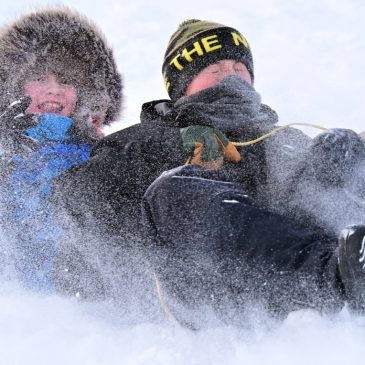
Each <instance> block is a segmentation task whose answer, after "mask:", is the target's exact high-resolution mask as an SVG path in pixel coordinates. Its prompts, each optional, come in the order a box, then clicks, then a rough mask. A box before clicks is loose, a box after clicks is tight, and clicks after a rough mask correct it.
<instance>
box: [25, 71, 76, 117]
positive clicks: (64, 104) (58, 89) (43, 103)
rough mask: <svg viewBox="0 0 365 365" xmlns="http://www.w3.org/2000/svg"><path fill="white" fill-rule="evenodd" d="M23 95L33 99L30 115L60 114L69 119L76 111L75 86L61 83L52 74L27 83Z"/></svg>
mask: <svg viewBox="0 0 365 365" xmlns="http://www.w3.org/2000/svg"><path fill="white" fill-rule="evenodd" d="M23 93H24V95H29V96H30V97H31V98H32V102H31V104H30V106H29V107H28V109H27V112H28V113H31V114H46V113H47V114H58V115H63V116H66V117H69V116H70V115H71V114H72V113H73V112H74V111H75V107H76V101H77V91H76V88H75V87H74V86H73V85H69V84H64V83H60V82H59V80H58V79H57V77H56V76H54V75H52V74H48V75H46V76H44V77H41V78H37V80H31V81H27V82H26V83H25V85H24V89H23Z"/></svg>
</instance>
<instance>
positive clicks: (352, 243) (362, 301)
mask: <svg viewBox="0 0 365 365" xmlns="http://www.w3.org/2000/svg"><path fill="white" fill-rule="evenodd" d="M338 269H339V274H340V278H341V281H342V283H343V286H344V291H345V295H346V298H347V300H348V301H349V304H350V306H351V307H352V308H353V309H355V310H358V311H361V312H364V311H365V225H364V226H363V225H353V226H349V227H347V228H345V229H344V230H342V231H341V233H340V237H339V255H338Z"/></svg>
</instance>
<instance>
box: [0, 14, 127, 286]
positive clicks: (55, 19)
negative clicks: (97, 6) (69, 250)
mask: <svg viewBox="0 0 365 365" xmlns="http://www.w3.org/2000/svg"><path fill="white" fill-rule="evenodd" d="M0 89H1V93H0V133H1V134H0V155H1V160H0V163H1V171H2V175H1V179H0V180H1V187H2V189H1V217H2V226H3V230H4V232H5V234H6V235H7V236H8V237H9V242H11V244H12V251H13V252H14V254H13V255H12V257H13V258H14V265H15V267H16V272H17V274H18V277H19V278H20V280H21V282H23V283H24V284H26V286H28V287H30V288H34V289H39V290H41V291H43V290H44V291H48V290H50V291H51V290H52V288H53V283H52V280H51V279H50V272H51V271H52V260H53V254H54V251H55V245H56V243H57V239H58V238H59V237H60V236H61V235H62V230H61V229H60V227H59V225H58V222H57V221H55V220H54V219H53V215H52V212H51V207H50V195H51V190H52V184H53V181H54V179H55V178H56V177H57V176H58V175H60V174H61V173H62V172H64V171H65V170H68V169H70V168H72V167H74V166H76V165H79V164H81V163H83V162H85V161H86V160H87V159H88V158H89V156H90V153H91V149H92V147H93V146H94V145H95V143H96V142H97V141H98V140H99V139H100V138H101V137H102V136H103V131H102V127H103V126H104V125H107V124H109V123H111V122H113V121H115V120H117V119H118V118H119V114H120V109H121V102H122V79H121V75H120V73H119V71H118V70H117V67H116V62H115V59H114V56H113V52H112V50H111V48H110V47H109V46H108V44H107V42H106V39H105V37H104V35H103V34H102V33H101V31H100V30H99V29H98V28H97V27H96V25H95V24H93V23H92V22H91V21H90V20H88V19H87V18H86V17H84V16H83V15H81V14H79V13H78V12H76V11H73V10H71V9H69V8H66V7H55V8H53V7H51V8H42V9H38V10H35V11H33V12H30V13H29V14H25V15H23V16H21V17H19V18H18V19H16V20H14V21H13V22H11V23H9V24H7V25H4V26H2V28H1V29H0ZM74 188H77V187H76V186H75V187H74Z"/></svg>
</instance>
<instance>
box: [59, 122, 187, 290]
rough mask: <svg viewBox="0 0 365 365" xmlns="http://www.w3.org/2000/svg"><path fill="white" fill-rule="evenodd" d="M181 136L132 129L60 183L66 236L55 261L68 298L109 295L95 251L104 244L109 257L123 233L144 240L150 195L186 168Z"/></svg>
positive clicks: (170, 131) (100, 146)
mask: <svg viewBox="0 0 365 365" xmlns="http://www.w3.org/2000/svg"><path fill="white" fill-rule="evenodd" d="M178 133H179V132H178V130H177V128H168V129H167V128H161V129H158V128H156V127H155V128H154V129H149V128H141V127H138V125H137V126H132V127H131V128H128V129H126V130H122V131H120V132H117V133H115V134H114V135H111V136H108V137H107V138H105V139H104V140H102V141H101V142H100V143H99V144H98V145H97V146H96V148H95V149H94V151H93V153H92V156H91V158H90V159H89V160H88V161H87V162H85V163H84V164H82V165H79V166H77V167H74V168H72V169H70V170H68V171H67V172H66V173H64V174H63V175H61V176H60V177H59V178H58V179H57V180H56V181H55V184H54V186H53V194H52V205H53V210H55V211H57V212H58V217H59V219H60V221H63V222H64V224H63V226H64V229H65V232H66V233H65V236H64V237H63V239H61V241H60V242H59V245H58V249H57V253H56V261H55V270H56V271H55V277H56V278H55V280H56V282H57V285H58V289H59V290H60V291H61V292H63V293H66V294H67V293H68V291H69V288H70V287H71V291H72V292H73V293H75V292H80V290H79V289H77V290H76V288H83V287H85V288H94V289H95V293H96V297H100V295H101V294H100V293H103V291H107V290H108V287H109V286H108V283H106V282H104V281H103V275H102V274H101V271H100V270H99V268H98V262H97V261H95V260H94V259H91V260H90V254H89V253H90V250H91V247H92V246H94V247H96V246H97V245H98V243H101V242H103V245H104V246H105V247H103V250H104V251H105V250H106V251H107V250H109V249H110V247H111V246H110V245H113V242H116V241H118V240H115V239H114V238H119V241H118V242H119V243H118V244H121V245H123V242H122V241H121V240H120V237H121V236H123V232H124V233H125V235H127V236H129V237H131V236H132V237H133V239H134V240H135V237H138V235H140V234H141V231H140V226H139V219H140V215H141V214H140V204H141V200H142V196H143V194H144V192H145V190H146V189H147V187H148V186H149V185H150V184H151V183H152V181H153V180H154V179H155V178H157V177H158V176H159V175H160V174H161V173H162V172H163V171H164V170H168V169H171V168H173V167H176V166H178V165H181V164H182V161H181V157H182V156H183V153H182V146H181V144H179V143H177V138H176V137H177V135H178ZM179 142H180V141H179ZM108 245H109V246H108ZM97 249H100V247H97ZM94 256H95V255H94ZM65 264H66V265H67V267H65V266H64V265H65ZM65 269H67V271H65ZM70 270H72V273H71V272H70ZM86 281H87V282H86ZM92 291H93V290H86V289H85V292H86V293H92ZM87 295H89V294H87Z"/></svg>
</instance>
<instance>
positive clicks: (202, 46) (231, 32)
mask: <svg viewBox="0 0 365 365" xmlns="http://www.w3.org/2000/svg"><path fill="white" fill-rule="evenodd" d="M219 60H233V61H235V62H236V63H239V64H243V65H244V66H243V67H242V68H245V70H244V71H245V75H244V79H245V80H246V81H248V82H250V83H251V84H253V81H254V69H253V59H252V53H251V49H250V46H249V44H248V42H247V40H246V38H245V37H244V36H243V35H242V34H241V33H240V32H239V31H237V30H236V29H234V28H231V27H227V26H225V25H222V24H218V23H213V22H208V21H202V20H197V19H190V20H186V21H184V22H182V23H181V24H180V26H179V28H178V30H177V31H176V32H175V33H174V34H173V35H172V36H171V38H170V40H169V43H168V45H167V49H166V53H165V56H164V61H163V65H162V73H163V76H164V80H165V85H166V89H167V92H168V94H169V96H170V98H171V100H173V101H176V100H177V99H179V98H180V97H181V96H183V95H184V93H185V92H186V89H187V87H188V85H189V84H190V83H191V81H192V80H193V79H194V78H195V77H196V76H197V75H198V74H199V72H200V71H202V70H203V69H204V68H206V67H207V66H210V65H212V64H215V63H216V62H217V61H219Z"/></svg>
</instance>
